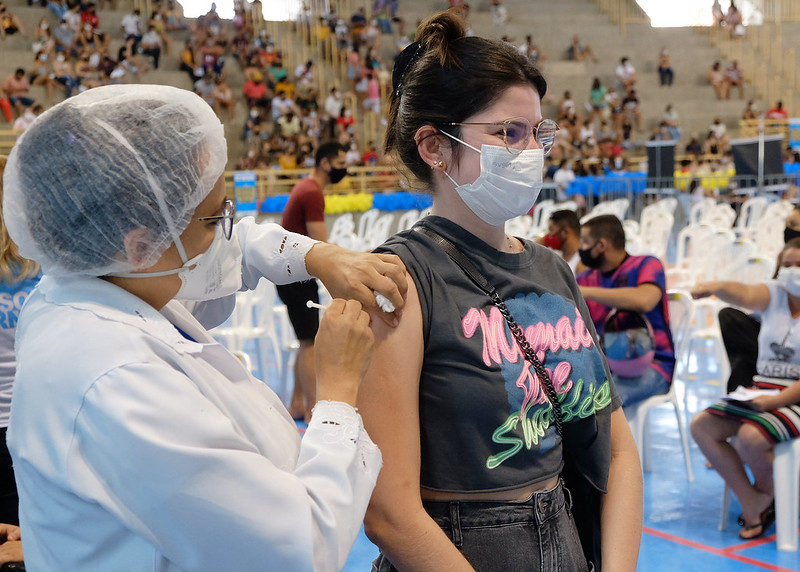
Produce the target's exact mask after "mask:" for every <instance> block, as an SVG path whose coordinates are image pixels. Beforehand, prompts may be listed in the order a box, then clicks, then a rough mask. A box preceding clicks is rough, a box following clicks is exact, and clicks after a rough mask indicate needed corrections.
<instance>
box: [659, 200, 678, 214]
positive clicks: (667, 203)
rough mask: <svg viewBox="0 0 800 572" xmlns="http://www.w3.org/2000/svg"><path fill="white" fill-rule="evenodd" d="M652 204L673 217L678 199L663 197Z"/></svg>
mask: <svg viewBox="0 0 800 572" xmlns="http://www.w3.org/2000/svg"><path fill="white" fill-rule="evenodd" d="M653 204H654V205H658V206H659V207H661V208H662V209H664V210H665V211H667V212H668V213H669V214H671V215H672V216H673V217H674V216H675V211H676V209H677V208H678V199H677V198H676V197H663V198H660V199H658V200H657V201H656V202H655V203H653Z"/></svg>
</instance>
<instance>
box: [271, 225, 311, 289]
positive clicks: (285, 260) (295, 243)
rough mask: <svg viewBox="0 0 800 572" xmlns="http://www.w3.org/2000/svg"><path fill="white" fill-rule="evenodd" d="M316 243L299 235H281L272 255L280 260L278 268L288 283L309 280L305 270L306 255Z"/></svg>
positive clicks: (309, 276)
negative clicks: (287, 279)
mask: <svg viewBox="0 0 800 572" xmlns="http://www.w3.org/2000/svg"><path fill="white" fill-rule="evenodd" d="M316 243H317V241H316V240H313V239H311V238H309V237H307V236H303V235H301V234H295V233H286V234H284V235H283V238H282V239H281V241H280V243H279V245H278V247H277V248H276V249H275V251H274V252H273V255H274V256H275V258H276V259H277V260H280V262H281V264H280V268H281V269H282V270H283V272H284V273H285V275H286V277H287V278H289V282H300V281H303V280H308V279H309V278H311V275H310V274H309V273H308V270H306V254H308V251H309V250H311V247H312V246H314V245H315V244H316Z"/></svg>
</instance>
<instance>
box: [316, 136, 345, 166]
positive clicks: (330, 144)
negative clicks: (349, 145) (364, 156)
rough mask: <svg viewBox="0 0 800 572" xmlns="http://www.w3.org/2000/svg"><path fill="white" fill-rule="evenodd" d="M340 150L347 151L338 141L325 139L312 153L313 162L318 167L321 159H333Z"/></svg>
mask: <svg viewBox="0 0 800 572" xmlns="http://www.w3.org/2000/svg"><path fill="white" fill-rule="evenodd" d="M340 152H345V153H346V152H347V149H345V147H344V145H342V144H341V143H339V142H338V141H326V142H325V143H322V144H321V145H320V146H319V147H318V148H317V152H316V154H315V155H314V164H315V165H316V166H317V167H319V164H320V163H321V162H322V160H323V159H327V160H328V161H330V160H331V159H335V158H336V157H338V156H339V153H340Z"/></svg>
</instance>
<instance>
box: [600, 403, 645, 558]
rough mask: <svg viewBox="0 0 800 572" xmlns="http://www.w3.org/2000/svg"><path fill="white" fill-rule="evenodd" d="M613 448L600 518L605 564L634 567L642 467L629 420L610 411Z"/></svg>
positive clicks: (639, 518) (637, 538) (640, 501)
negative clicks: (629, 426)
mask: <svg viewBox="0 0 800 572" xmlns="http://www.w3.org/2000/svg"><path fill="white" fill-rule="evenodd" d="M611 431H612V452H611V468H610V470H609V475H608V493H607V494H606V495H605V497H604V498H603V515H602V518H601V521H600V522H601V528H602V550H603V568H604V569H606V570H614V571H615V572H616V571H619V572H626V571H631V572H633V571H635V570H636V563H637V560H638V559H639V543H640V542H641V538H642V489H643V485H642V469H641V465H640V464H639V455H638V454H637V452H636V444H635V442H634V440H633V436H632V435H631V432H630V429H629V428H628V423H627V421H626V420H625V416H624V414H623V413H622V409H621V408H620V409H617V410H616V411H615V412H614V413H612V414H611Z"/></svg>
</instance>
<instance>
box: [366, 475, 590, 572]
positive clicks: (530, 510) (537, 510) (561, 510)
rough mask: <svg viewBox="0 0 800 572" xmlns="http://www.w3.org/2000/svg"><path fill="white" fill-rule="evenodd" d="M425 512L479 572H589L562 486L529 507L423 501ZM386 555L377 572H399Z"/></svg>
mask: <svg viewBox="0 0 800 572" xmlns="http://www.w3.org/2000/svg"><path fill="white" fill-rule="evenodd" d="M423 505H424V506H425V510H426V511H427V512H428V514H429V515H430V516H431V518H433V520H434V521H435V522H436V524H437V525H439V527H440V528H441V529H442V530H443V531H444V533H445V534H446V535H447V537H448V538H449V539H450V541H451V542H452V543H453V544H455V545H456V548H458V549H459V551H461V554H463V555H464V558H466V559H467V561H468V562H469V563H470V564H471V565H472V567H473V568H475V570H477V571H478V572H482V571H495V570H503V571H507V572H516V571H520V572H521V571H525V572H560V571H563V570H569V571H570V572H589V571H591V570H593V569H594V567H593V566H592V565H591V564H588V563H587V562H586V558H585V557H584V555H583V549H582V548H581V543H580V540H579V539H578V531H577V529H576V528H575V522H574V521H573V519H572V512H571V511H572V497H571V496H570V494H569V491H568V490H567V489H566V487H564V485H563V483H562V482H561V481H559V483H558V486H556V487H555V488H554V489H553V490H551V491H538V492H535V493H533V494H532V495H531V497H530V498H529V499H527V500H524V501H423ZM395 570H397V569H396V568H395V567H394V566H393V565H392V563H391V562H389V560H388V559H387V558H386V556H384V555H383V554H380V555H379V556H378V558H377V559H376V560H375V562H373V563H372V572H394V571H395Z"/></svg>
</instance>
